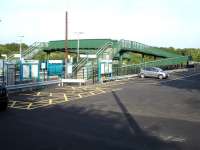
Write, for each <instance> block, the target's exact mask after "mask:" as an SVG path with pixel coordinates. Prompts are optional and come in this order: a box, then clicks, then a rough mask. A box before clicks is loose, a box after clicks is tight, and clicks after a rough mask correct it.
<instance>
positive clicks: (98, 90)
mask: <svg viewBox="0 0 200 150" xmlns="http://www.w3.org/2000/svg"><path fill="white" fill-rule="evenodd" d="M96 89H97V90H98V91H100V92H102V93H106V92H105V91H104V90H102V89H100V88H96Z"/></svg>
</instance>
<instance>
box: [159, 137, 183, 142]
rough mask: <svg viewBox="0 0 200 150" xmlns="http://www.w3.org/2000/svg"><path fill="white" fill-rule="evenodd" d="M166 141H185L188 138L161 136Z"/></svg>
mask: <svg viewBox="0 0 200 150" xmlns="http://www.w3.org/2000/svg"><path fill="white" fill-rule="evenodd" d="M161 138H163V139H164V140H165V141H174V142H185V141H186V139H184V138H180V137H174V136H161Z"/></svg>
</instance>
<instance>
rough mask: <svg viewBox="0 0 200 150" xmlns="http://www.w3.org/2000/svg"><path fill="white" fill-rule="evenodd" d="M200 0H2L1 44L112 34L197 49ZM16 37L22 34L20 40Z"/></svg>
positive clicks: (0, 9)
mask: <svg viewBox="0 0 200 150" xmlns="http://www.w3.org/2000/svg"><path fill="white" fill-rule="evenodd" d="M199 6H200V1H199V0H1V1H0V20H1V21H0V43H1V44H4V43H11V42H20V40H22V41H23V42H25V43H27V44H29V45H31V44H32V43H34V42H36V41H38V42H47V41H51V40H64V39H65V12H66V11H67V12H68V32H69V33H68V38H69V39H77V38H78V35H77V34H76V32H83V34H81V35H79V38H81V39H85V38H89V39H93V38H111V39H117V40H120V39H126V40H132V41H137V42H141V43H144V44H147V45H151V46H158V47H170V46H172V47H175V48H191V47H192V48H200V9H199ZM19 36H24V37H23V38H20V37H19Z"/></svg>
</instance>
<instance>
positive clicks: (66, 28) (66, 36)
mask: <svg viewBox="0 0 200 150" xmlns="http://www.w3.org/2000/svg"><path fill="white" fill-rule="evenodd" d="M65 17H66V18H65V21H66V22H65V79H67V77H68V66H67V65H68V50H67V46H68V45H67V44H68V43H67V41H68V16H67V11H66V16H65Z"/></svg>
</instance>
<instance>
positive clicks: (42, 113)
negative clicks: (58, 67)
mask: <svg viewBox="0 0 200 150" xmlns="http://www.w3.org/2000/svg"><path fill="white" fill-rule="evenodd" d="M109 85H110V86H109ZM99 88H100V89H101V93H98V92H97V91H98V89H99ZM69 89H70V87H65V88H64V89H63V88H62V89H61V88H60V89H57V90H58V91H55V88H53V89H46V91H45V90H43V91H37V92H31V93H24V94H25V95H26V96H22V97H21V99H20V98H19V97H20V95H12V98H13V99H14V100H13V101H15V100H16V101H26V100H27V101H28V100H29V101H30V102H33V101H35V100H36V101H37V96H41V95H39V94H38V92H41V93H42V92H44V93H45V94H46V97H45V96H44V97H43V98H47V97H48V96H50V95H49V93H48V92H50V93H52V92H53V91H55V93H60V94H58V95H55V97H57V98H58V99H61V97H62V98H63V93H66V95H67V94H69V93H73V94H71V95H72V98H71V99H70V98H69V100H68V101H65V102H62V103H51V105H44V107H38V108H35V109H30V110H29V109H21V107H19V108H14V107H10V108H9V109H8V111H6V112H1V113H0V149H2V150H14V149H20V150H27V149H29V150H66V149H70V150H75V149H76V150H80V149H87V150H88V149H92V150H94V149H95V150H199V149H200V142H199V139H200V138H199V133H200V132H199V129H200V73H198V72H187V71H186V72H179V73H173V74H171V76H170V78H169V79H167V80H158V79H151V78H145V79H140V78H134V79H129V80H124V81H115V82H112V83H107V84H104V85H102V86H101V87H98V89H97V90H95V89H96V88H95V86H93V87H91V88H82V89H81V90H80V88H77V89H76V88H72V89H73V91H71V90H69ZM116 89H117V90H116ZM67 91H69V92H67ZM95 91H96V93H95ZM83 92H84V93H83ZM91 92H92V93H93V94H92V93H91ZM41 93H40V94H41ZM80 93H81V96H82V97H80V96H79V97H77V98H76V97H73V95H79V94H80ZM86 93H90V94H88V95H89V96H85V97H84V94H86ZM33 95H37V96H36V97H34V98H35V99H31V98H30V97H32V96H33ZM59 95H62V96H61V97H59ZM86 95H87V94H86ZM51 96H54V93H53V94H52V95H51ZM51 96H50V97H51ZM43 98H42V97H40V98H39V101H41V100H42V99H43ZM13 106H14V105H13Z"/></svg>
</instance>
